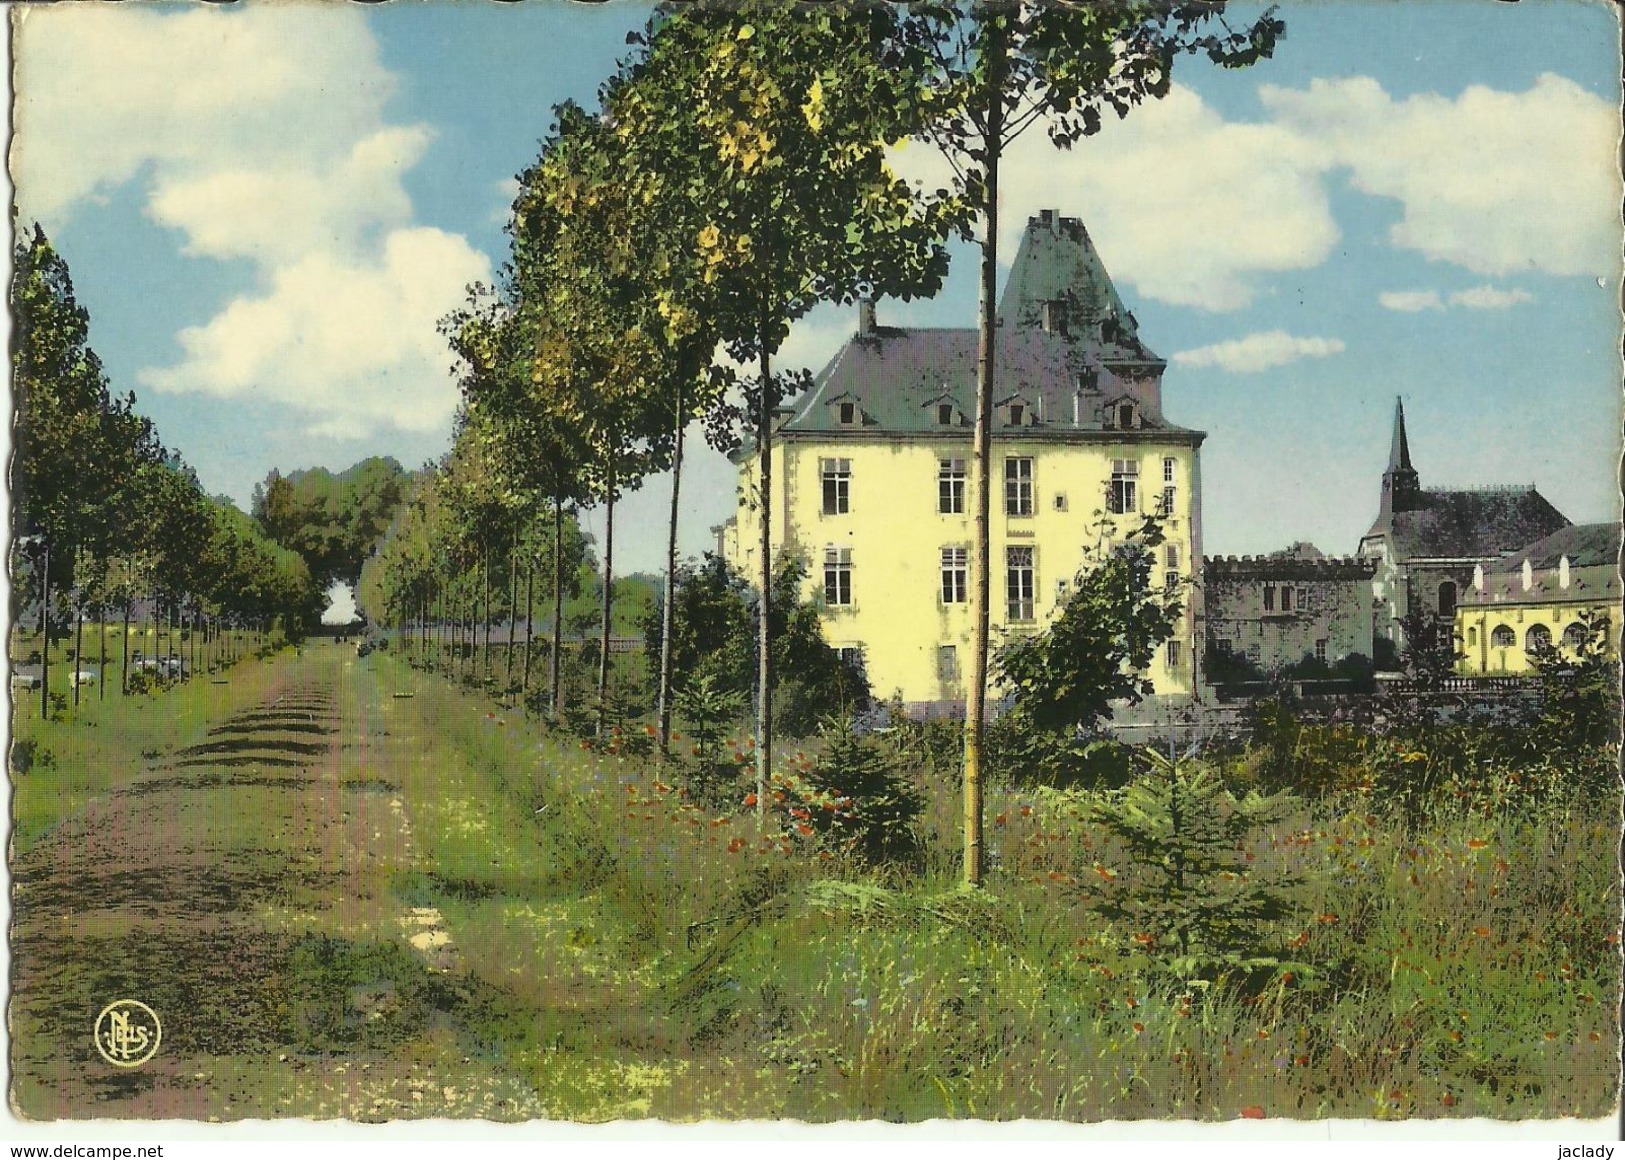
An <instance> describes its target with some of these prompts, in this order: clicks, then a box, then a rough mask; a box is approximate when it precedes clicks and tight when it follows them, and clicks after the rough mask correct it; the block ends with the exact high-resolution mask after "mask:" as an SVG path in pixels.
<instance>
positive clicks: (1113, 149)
mask: <svg viewBox="0 0 1625 1160" xmlns="http://www.w3.org/2000/svg"><path fill="white" fill-rule="evenodd" d="M1258 91H1259V96H1260V99H1261V101H1262V103H1263V106H1264V109H1265V112H1266V117H1265V119H1263V120H1261V121H1257V122H1248V121H1229V120H1226V119H1224V117H1222V116H1221V115H1220V114H1219V113H1218V112H1217V111H1216V110H1214V109H1212V108H1211V107H1209V106H1208V105H1206V104H1205V103H1204V102H1203V101H1202V99H1201V98H1200V97H1199V96H1198V95H1197V94H1196V93H1194V92H1193V91H1192V90H1190V89H1188V88H1185V87H1183V86H1181V85H1177V84H1176V85H1174V86H1173V88H1172V89H1171V91H1170V92H1169V94H1168V95H1167V96H1166V97H1165V98H1163V99H1162V100H1160V101H1152V102H1149V103H1147V104H1145V105H1143V106H1141V107H1139V108H1137V109H1135V110H1134V111H1133V112H1131V113H1130V115H1129V116H1128V117H1127V118H1126V119H1123V120H1121V121H1119V120H1116V119H1113V118H1108V121H1107V123H1106V125H1105V126H1104V128H1103V129H1102V130H1101V132H1100V133H1099V134H1097V135H1096V136H1094V137H1088V138H1085V139H1083V140H1082V141H1080V142H1078V144H1077V145H1075V146H1074V147H1073V148H1072V149H1071V150H1070V151H1062V150H1057V149H1055V148H1054V147H1052V146H1051V145H1050V143H1049V140H1048V138H1047V137H1046V136H1045V134H1044V132H1043V127H1042V126H1034V127H1033V128H1032V129H1031V130H1029V131H1028V133H1027V134H1026V135H1025V136H1024V137H1022V138H1021V139H1020V140H1018V141H1017V142H1016V143H1015V144H1014V145H1013V146H1012V147H1011V148H1010V149H1009V151H1008V152H1007V153H1006V155H1005V164H1004V171H1003V180H1002V182H1001V186H1000V189H1001V198H1000V225H1001V231H1000V239H999V242H1000V246H1001V253H1002V254H1003V255H1005V257H1006V260H1007V261H1008V259H1009V257H1011V256H1013V255H1014V252H1015V251H1014V247H1015V245H1016V244H1017V242H1018V241H1019V240H1020V234H1021V230H1022V229H1023V227H1024V226H1025V224H1026V221H1027V218H1028V217H1029V216H1030V215H1032V214H1034V213H1036V212H1037V211H1038V210H1040V209H1045V208H1059V209H1060V211H1061V212H1062V213H1064V214H1073V215H1077V216H1080V217H1082V218H1083V220H1084V222H1085V223H1086V224H1087V226H1088V228H1089V231H1090V234H1091V235H1092V236H1093V237H1094V239H1095V242H1096V244H1097V246H1098V247H1099V249H1100V251H1101V254H1102V256H1103V257H1104V259H1105V261H1106V265H1107V268H1108V269H1110V270H1111V272H1112V276H1113V277H1114V278H1115V279H1117V280H1118V281H1119V282H1121V283H1124V284H1127V285H1131V286H1133V287H1134V289H1135V290H1136V291H1137V292H1138V293H1139V294H1140V295H1143V296H1145V297H1147V298H1152V299H1156V300H1158V301H1162V302H1168V303H1172V304H1175V305H1181V306H1194V307H1198V308H1200V309H1205V310H1214V311H1227V310H1236V309H1240V308H1242V307H1245V306H1247V305H1249V304H1250V303H1251V302H1252V301H1253V299H1254V298H1255V297H1256V296H1257V295H1258V294H1259V293H1260V291H1261V290H1262V289H1264V288H1265V287H1266V286H1267V285H1268V281H1269V279H1270V278H1271V277H1272V276H1274V275H1279V274H1283V273H1287V272H1290V271H1294V270H1303V269H1309V268H1312V267H1314V266H1318V265H1320V264H1321V263H1322V262H1324V261H1325V260H1326V259H1327V258H1328V257H1329V256H1330V254H1331V252H1332V248H1333V246H1335V245H1336V243H1337V242H1338V241H1339V239H1340V236H1341V235H1340V231H1339V227H1338V224H1337V222H1336V221H1335V220H1334V219H1333V217H1332V212H1331V207H1330V205H1331V203H1330V199H1329V195H1328V182H1329V180H1330V178H1331V177H1332V176H1333V175H1334V174H1336V173H1340V172H1343V171H1347V172H1348V173H1350V174H1351V176H1352V181H1353V184H1354V186H1355V187H1356V188H1357V189H1359V190H1361V191H1362V192H1364V193H1367V194H1371V195H1374V196H1378V197H1384V198H1392V199H1396V200H1398V201H1399V202H1400V204H1401V207H1402V210H1403V216H1402V218H1401V220H1400V221H1399V222H1398V223H1396V224H1395V225H1394V227H1393V228H1392V230H1391V231H1390V237H1389V240H1390V241H1391V243H1392V244H1393V245H1395V246H1397V247H1399V248H1401V249H1407V250H1414V251H1418V252H1420V253H1422V254H1424V255H1426V256H1427V257H1429V258H1432V259H1435V260H1439V261H1445V262H1450V263H1452V264H1454V265H1457V266H1460V267H1463V268H1465V269H1467V270H1470V271H1472V272H1474V273H1477V274H1481V275H1490V276H1504V275H1507V274H1511V273H1517V272H1525V271H1540V272H1544V273H1548V274H1557V275H1577V274H1584V275H1602V274H1611V273H1612V272H1613V271H1614V270H1615V269H1616V268H1617V266H1618V263H1619V252H1620V227H1619V221H1618V217H1619V214H1618V206H1619V204H1620V199H1621V186H1620V179H1619V176H1618V172H1617V165H1616V163H1615V151H1616V140H1617V137H1618V125H1617V121H1618V116H1617V113H1616V112H1615V110H1613V109H1612V108H1610V106H1609V105H1608V103H1607V102H1606V101H1604V100H1603V99H1602V98H1601V97H1598V96H1596V95H1595V94H1592V93H1590V92H1588V91H1587V90H1585V89H1583V88H1581V87H1580V86H1579V85H1577V84H1575V83H1574V82H1573V81H1570V80H1568V79H1566V78H1563V77H1560V76H1556V75H1553V74H1546V75H1544V76H1542V77H1541V78H1540V79H1539V80H1538V81H1537V82H1536V83H1535V84H1534V85H1533V87H1531V88H1530V89H1529V90H1528V91H1526V92H1521V93H1519V92H1506V91H1500V90H1495V89H1490V88H1486V87H1484V86H1474V87H1472V88H1469V89H1467V90H1466V91H1465V92H1463V93H1462V94H1461V95H1460V96H1459V97H1456V98H1453V99H1452V98H1447V97H1444V96H1441V95H1439V94H1436V93H1424V94H1420V95H1416V96H1412V97H1407V98H1404V99H1402V100H1395V99H1394V98H1393V97H1391V96H1389V94H1388V93H1387V92H1385V91H1384V90H1383V88H1382V87H1381V85H1379V84H1378V83H1377V82H1376V81H1375V80H1372V79H1370V78H1367V77H1354V78H1348V79H1342V80H1316V81H1312V82H1311V83H1310V84H1309V86H1308V88H1306V89H1285V88H1281V87H1278V86H1274V85H1262V86H1260V88H1259V90H1258ZM895 157H896V164H897V167H898V169H899V171H900V172H902V173H904V174H906V175H907V176H908V177H909V178H910V179H911V180H915V181H918V182H919V183H920V184H922V185H923V186H924V187H925V188H927V189H933V188H937V187H940V186H946V185H948V184H949V180H948V179H949V178H950V176H951V172H950V170H949V169H948V167H947V164H946V162H944V161H943V160H942V159H941V157H940V156H939V155H938V154H937V153H936V151H935V150H934V149H933V148H931V147H929V146H926V145H922V144H918V143H911V144H909V145H907V146H905V147H904V148H902V149H900V150H898V151H897V153H896V155H895ZM1427 293H1428V292H1426V291H1396V292H1390V293H1389V295H1388V296H1387V298H1385V300H1384V302H1383V304H1384V305H1385V306H1388V307H1389V308H1390V309H1395V310H1421V309H1436V308H1440V307H1441V306H1442V304H1443V303H1442V300H1441V301H1438V302H1436V301H1434V300H1433V299H1432V298H1428V297H1426V295H1427ZM1513 293H1518V292H1516V291H1514V292H1513ZM1390 299H1391V301H1390ZM1521 300H1522V299H1520V301H1521ZM1488 302H1489V299H1488V298H1485V297H1483V296H1474V297H1473V298H1470V299H1463V300H1461V301H1460V302H1457V303H1456V304H1457V305H1463V306H1483V305H1486V304H1487V303H1488ZM1511 304H1512V303H1510V302H1509V303H1508V305H1511Z"/></svg>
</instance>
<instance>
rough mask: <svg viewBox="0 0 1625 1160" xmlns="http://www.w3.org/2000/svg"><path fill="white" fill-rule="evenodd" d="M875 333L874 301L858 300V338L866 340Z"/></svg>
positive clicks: (871, 299)
mask: <svg viewBox="0 0 1625 1160" xmlns="http://www.w3.org/2000/svg"><path fill="white" fill-rule="evenodd" d="M874 332H875V300H874V299H873V298H859V299H858V337H860V338H867V337H868V336H870V335H872V334H874Z"/></svg>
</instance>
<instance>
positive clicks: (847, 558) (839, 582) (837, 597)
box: [824, 548, 852, 605]
mask: <svg viewBox="0 0 1625 1160" xmlns="http://www.w3.org/2000/svg"><path fill="white" fill-rule="evenodd" d="M824 603H825V604H829V605H847V604H851V603H852V549H851V548H825V549H824Z"/></svg>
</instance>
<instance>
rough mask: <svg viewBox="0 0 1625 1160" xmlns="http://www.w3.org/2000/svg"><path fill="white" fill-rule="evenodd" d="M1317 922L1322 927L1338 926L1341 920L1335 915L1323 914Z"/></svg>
mask: <svg viewBox="0 0 1625 1160" xmlns="http://www.w3.org/2000/svg"><path fill="white" fill-rule="evenodd" d="M1315 921H1316V922H1318V923H1320V925H1321V926H1336V925H1337V924H1338V922H1339V921H1341V920H1340V919H1339V918H1338V917H1337V915H1335V914H1322V915H1320V916H1319V917H1317V918H1316V919H1315Z"/></svg>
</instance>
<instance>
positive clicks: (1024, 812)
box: [1021, 806, 1033, 818]
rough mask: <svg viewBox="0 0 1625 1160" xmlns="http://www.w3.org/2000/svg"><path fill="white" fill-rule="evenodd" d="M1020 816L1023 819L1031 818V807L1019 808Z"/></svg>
mask: <svg viewBox="0 0 1625 1160" xmlns="http://www.w3.org/2000/svg"><path fill="white" fill-rule="evenodd" d="M1021 816H1022V817H1024V818H1030V817H1032V816H1033V807H1032V806H1022V807H1021Z"/></svg>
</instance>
